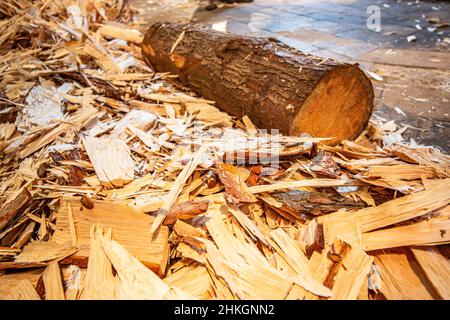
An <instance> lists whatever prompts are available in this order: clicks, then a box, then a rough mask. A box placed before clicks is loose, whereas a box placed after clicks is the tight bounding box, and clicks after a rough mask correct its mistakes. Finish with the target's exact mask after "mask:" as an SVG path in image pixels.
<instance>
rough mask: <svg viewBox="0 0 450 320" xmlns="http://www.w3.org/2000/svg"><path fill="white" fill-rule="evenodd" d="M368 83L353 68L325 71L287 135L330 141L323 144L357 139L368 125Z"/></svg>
mask: <svg viewBox="0 0 450 320" xmlns="http://www.w3.org/2000/svg"><path fill="white" fill-rule="evenodd" d="M373 98H374V95H373V89H372V85H371V83H370V80H369V79H368V78H367V77H366V75H365V74H364V72H363V71H361V69H359V68H358V67H357V66H355V65H342V66H340V67H337V68H335V69H332V70H331V71H329V72H327V73H326V74H325V75H324V76H323V77H322V79H321V80H320V81H319V82H318V84H317V85H316V87H315V88H314V89H313V91H312V92H311V93H310V95H309V97H308V98H307V99H306V100H305V102H304V103H303V105H302V107H301V108H300V110H299V112H298V113H297V115H296V116H295V118H294V120H293V121H292V124H291V128H290V129H289V134H290V135H293V136H298V135H300V134H302V133H307V134H310V135H311V136H313V137H324V138H333V139H332V140H328V141H326V142H325V143H326V144H331V145H333V144H336V143H338V142H340V141H342V140H344V139H346V140H353V139H355V138H357V137H358V136H359V135H360V134H361V132H362V131H363V130H364V128H365V127H366V126H367V123H368V122H369V118H370V115H371V113H372V107H373Z"/></svg>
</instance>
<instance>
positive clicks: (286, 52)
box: [142, 23, 374, 144]
mask: <svg viewBox="0 0 450 320" xmlns="http://www.w3.org/2000/svg"><path fill="white" fill-rule="evenodd" d="M142 51H143V54H144V57H145V59H146V61H147V63H149V64H150V65H151V66H152V67H153V68H154V69H155V70H156V71H158V72H171V73H174V74H178V76H179V80H180V81H181V82H182V83H183V84H184V85H186V86H188V87H190V88H191V89H192V90H193V91H195V92H196V93H197V94H199V95H201V96H203V97H205V98H207V99H210V100H214V101H216V105H217V107H218V108H220V109H221V110H223V111H226V112H228V113H230V114H232V115H234V116H237V117H242V116H244V115H247V116H248V117H249V118H250V119H251V120H252V121H253V123H254V124H255V125H256V126H257V127H258V128H260V129H279V130H280V132H281V133H283V134H285V135H295V136H298V135H300V134H302V133H308V134H310V135H312V136H314V137H326V138H333V140H330V141H329V144H336V143H338V142H340V141H341V140H343V139H354V138H356V137H357V136H358V135H359V134H360V133H361V132H362V131H363V130H364V128H365V127H366V125H367V123H368V121H369V118H370V115H371V112H372V107H373V98H374V94H373V88H372V84H371V82H370V80H369V79H368V78H367V77H366V76H365V74H364V73H363V72H362V71H361V69H359V67H358V66H357V65H354V64H347V63H340V62H337V61H334V60H331V59H325V58H320V57H315V56H312V55H308V54H305V53H303V52H301V51H298V50H296V49H293V48H291V47H288V46H286V45H284V44H282V43H280V42H279V41H277V40H276V39H272V38H268V39H265V38H247V37H242V36H236V35H231V34H225V33H220V32H216V31H212V30H208V29H206V28H204V27H201V26H198V25H183V24H174V23H155V24H153V25H152V26H151V27H150V28H149V30H148V31H147V33H146V35H145V38H144V41H143V44H142Z"/></svg>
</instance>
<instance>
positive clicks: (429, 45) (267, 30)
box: [132, 0, 450, 153]
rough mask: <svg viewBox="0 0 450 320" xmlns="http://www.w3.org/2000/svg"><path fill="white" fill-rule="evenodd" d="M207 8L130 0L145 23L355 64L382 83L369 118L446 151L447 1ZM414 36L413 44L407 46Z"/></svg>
mask: <svg viewBox="0 0 450 320" xmlns="http://www.w3.org/2000/svg"><path fill="white" fill-rule="evenodd" d="M205 2H207V1H195V0H184V1H183V0H171V1H161V0H160V1H156V0H132V3H133V4H134V5H135V6H137V7H138V8H141V9H143V11H142V13H141V15H142V17H143V18H144V19H145V21H146V22H147V21H148V23H151V22H154V21H182V22H186V21H192V22H197V23H202V24H205V25H208V26H209V27H211V28H212V29H215V30H218V31H223V32H230V33H236V34H243V35H249V36H271V37H276V38H278V39H279V40H281V41H283V42H285V43H287V44H288V45H290V46H293V47H296V48H298V49H300V50H302V51H305V52H308V53H311V54H315V55H319V56H323V57H327V58H333V59H338V60H343V61H347V62H353V63H359V64H360V65H361V67H362V68H363V69H364V70H366V71H370V72H373V73H375V74H376V75H378V76H380V77H381V78H382V80H381V78H378V77H377V76H376V75H375V76H374V78H373V80H372V81H373V85H374V88H375V91H376V100H375V112H374V116H377V117H381V118H383V119H393V120H395V122H396V123H397V124H399V125H403V126H407V127H408V129H407V132H406V133H407V136H408V137H409V138H412V139H414V140H415V141H417V142H419V143H422V144H429V145H437V146H439V147H441V148H442V149H443V150H445V151H446V152H447V153H448V152H449V151H450V118H449V114H450V27H449V24H450V2H449V1H447V2H443V1H418V0H410V1H401V0H396V1H395V0H384V1H382V0H255V1H254V2H253V3H248V4H239V5H222V6H221V7H220V8H219V9H216V10H213V11H205V10H204V9H203V7H202V5H201V4H202V3H203V4H204V3H205ZM371 5H375V6H377V8H379V10H380V27H381V30H379V32H377V31H374V30H371V29H369V28H368V27H367V21H368V18H369V16H370V14H371V13H372V12H373V11H372V12H371V13H367V10H368V7H369V6H371ZM369 9H370V8H369ZM369 21H370V19H369ZM411 35H414V36H415V37H416V39H415V40H414V41H411V42H409V41H408V40H407V38H408V37H409V36H411ZM375 78H378V80H377V79H375Z"/></svg>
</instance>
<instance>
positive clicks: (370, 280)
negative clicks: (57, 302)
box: [0, 0, 450, 299]
mask: <svg viewBox="0 0 450 320" xmlns="http://www.w3.org/2000/svg"><path fill="white" fill-rule="evenodd" d="M134 13H135V12H133V11H132V9H130V8H128V7H124V6H123V4H122V1H118V2H114V1H112V0H92V1H89V0H76V1H75V0H65V1H52V0H40V1H31V0H2V1H1V3H0V19H1V20H0V75H1V77H0V150H1V156H0V157H1V158H0V161H1V168H0V197H1V207H0V299H44V298H45V299H383V298H386V299H450V281H449V274H450V265H449V260H448V257H449V251H450V250H449V246H448V243H449V241H450V220H449V218H450V210H449V207H448V203H449V199H450V192H449V190H450V179H449V175H450V170H449V159H450V157H449V156H447V155H445V154H442V153H441V152H440V151H439V150H437V149H435V148H433V147H426V146H419V145H416V144H414V142H411V143H409V144H408V143H405V142H404V141H403V140H402V139H401V133H402V132H403V131H404V130H405V128H399V127H398V126H397V125H396V124H395V123H393V122H384V123H383V122H382V121H378V120H379V119H378V120H377V122H376V123H375V121H373V122H371V124H370V125H369V127H368V128H367V130H366V131H365V132H364V133H363V134H362V135H361V136H360V137H359V138H358V139H357V140H356V141H344V142H342V143H341V144H340V145H339V146H336V147H331V146H327V145H325V144H323V142H324V139H317V138H309V137H283V136H276V135H274V136H271V135H269V134H263V133H261V132H259V131H258V130H257V129H256V128H255V127H254V126H253V125H252V123H251V121H250V120H249V119H248V118H246V117H244V118H243V119H237V120H236V119H233V118H231V117H230V116H228V115H227V114H225V113H223V112H221V111H220V110H218V109H217V108H215V107H214V102H213V101H208V100H205V99H201V98H199V97H196V96H195V95H193V94H192V93H190V92H189V91H188V90H187V89H185V88H183V87H182V86H180V85H179V84H177V82H176V79H175V78H176V77H174V76H171V75H168V74H157V73H154V72H153V71H152V69H151V68H150V67H148V66H147V65H146V63H145V62H144V61H143V59H142V56H141V50H140V46H139V43H140V42H141V41H142V38H143V35H142V33H141V32H140V31H138V30H140V29H142V26H143V25H142V24H141V23H140V21H138V20H136V19H135V18H133V15H134ZM324 138H327V137H324ZM325 140H326V139H325ZM237 141H238V142H239V143H236V142H237Z"/></svg>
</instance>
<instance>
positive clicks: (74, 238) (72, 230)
mask: <svg viewBox="0 0 450 320" xmlns="http://www.w3.org/2000/svg"><path fill="white" fill-rule="evenodd" d="M67 205H68V207H67V209H68V210H69V212H68V213H69V214H68V216H69V228H70V237H71V239H72V245H73V246H74V247H76V246H77V229H76V228H75V221H74V220H73V212H72V207H71V206H70V203H68V204H67Z"/></svg>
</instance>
